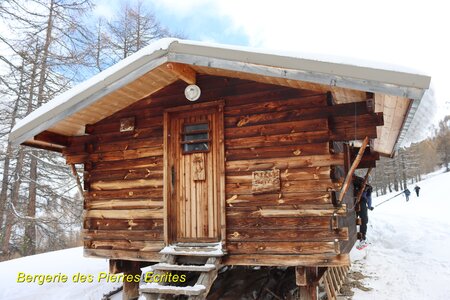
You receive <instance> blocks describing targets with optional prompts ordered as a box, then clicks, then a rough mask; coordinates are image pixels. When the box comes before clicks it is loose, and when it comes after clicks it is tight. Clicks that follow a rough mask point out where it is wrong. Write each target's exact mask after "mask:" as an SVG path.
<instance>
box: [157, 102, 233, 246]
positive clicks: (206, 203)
mask: <svg viewBox="0 0 450 300" xmlns="http://www.w3.org/2000/svg"><path fill="white" fill-rule="evenodd" d="M165 126H166V127H167V128H166V135H167V137H166V139H167V145H166V151H167V153H166V155H167V158H168V159H167V167H166V172H167V173H168V174H167V176H166V178H167V179H168V180H167V181H168V182H166V186H167V189H166V192H167V193H166V197H167V198H168V199H167V200H168V201H166V204H167V205H168V210H167V216H166V218H167V220H166V221H167V227H166V228H167V230H168V234H169V237H168V241H169V242H170V243H173V242H194V241H195V242H212V241H219V240H220V236H221V232H220V229H221V226H220V224H221V220H222V217H223V216H221V214H222V212H221V209H220V207H221V206H222V205H221V202H222V201H221V199H223V198H224V197H225V195H224V182H223V178H222V177H223V173H224V172H223V169H224V157H223V156H224V153H223V152H224V151H223V105H222V104H221V103H217V102H215V103H211V104H198V105H190V106H188V107H183V108H175V109H172V110H169V111H167V112H166V114H165ZM221 174H222V175H221ZM223 207H224V206H223Z"/></svg>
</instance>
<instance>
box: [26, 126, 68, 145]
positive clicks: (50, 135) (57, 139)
mask: <svg viewBox="0 0 450 300" xmlns="http://www.w3.org/2000/svg"><path fill="white" fill-rule="evenodd" d="M34 140H36V141H40V142H45V143H49V144H54V145H58V146H64V147H67V146H68V145H69V137H68V136H65V135H62V134H59V133H54V132H51V131H47V130H46V131H43V132H41V133H39V134H37V135H35V136H34Z"/></svg>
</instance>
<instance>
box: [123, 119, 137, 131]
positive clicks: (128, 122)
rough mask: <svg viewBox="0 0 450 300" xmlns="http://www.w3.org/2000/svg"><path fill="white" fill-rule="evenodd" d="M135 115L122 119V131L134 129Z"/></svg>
mask: <svg viewBox="0 0 450 300" xmlns="http://www.w3.org/2000/svg"><path fill="white" fill-rule="evenodd" d="M134 122H135V120H134V117H131V118H123V119H120V132H126V131H133V130H134Z"/></svg>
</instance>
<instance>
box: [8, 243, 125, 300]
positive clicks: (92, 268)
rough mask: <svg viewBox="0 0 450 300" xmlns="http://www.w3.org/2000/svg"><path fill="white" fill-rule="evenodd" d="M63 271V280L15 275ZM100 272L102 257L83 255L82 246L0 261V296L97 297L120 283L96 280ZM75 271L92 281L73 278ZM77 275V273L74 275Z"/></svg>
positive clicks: (104, 266)
mask: <svg viewBox="0 0 450 300" xmlns="http://www.w3.org/2000/svg"><path fill="white" fill-rule="evenodd" d="M20 272H23V273H25V274H27V275H33V276H34V275H40V274H44V275H57V274H59V273H60V274H61V275H67V277H68V278H67V282H65V283H63V282H59V283H43V284H39V283H38V281H39V280H38V279H37V280H36V282H35V283H33V282H30V283H28V282H24V283H18V282H17V281H18V275H19V273H20ZM100 272H108V262H107V260H106V259H97V258H85V257H83V249H82V248H81V247H79V248H72V249H67V250H61V251H54V252H48V253H44V254H39V255H34V256H27V257H23V258H19V259H14V260H10V261H5V262H2V263H0V299H5V300H6V299H7V300H19V299H23V300H29V299H46V300H51V299H55V300H56V299H58V300H61V299H68V300H69V299H70V300H72V299H86V300H88V299H89V300H90V299H92V300H94V299H95V300H99V299H101V298H102V295H103V294H105V293H107V292H109V291H111V290H114V289H115V288H117V287H119V286H121V283H107V282H105V281H104V280H102V281H101V282H98V276H99V273H100ZM78 273H80V275H81V274H83V275H86V276H88V275H91V276H92V279H93V280H92V281H93V282H92V283H88V282H84V283H81V282H78V283H76V282H73V279H75V280H76V279H77V278H76V277H75V278H74V276H76V275H77V274H78ZM78 278H80V276H78Z"/></svg>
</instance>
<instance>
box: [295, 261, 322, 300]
mask: <svg viewBox="0 0 450 300" xmlns="http://www.w3.org/2000/svg"><path fill="white" fill-rule="evenodd" d="M304 273H305V275H304V276H305V279H306V285H300V286H299V287H298V296H299V297H298V299H299V300H317V299H318V298H319V297H318V296H319V295H318V290H317V287H318V285H317V283H315V282H314V280H315V278H316V277H317V276H318V270H317V267H305V270H304Z"/></svg>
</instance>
